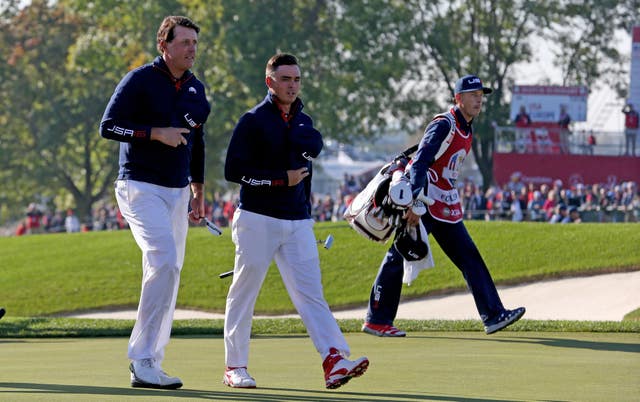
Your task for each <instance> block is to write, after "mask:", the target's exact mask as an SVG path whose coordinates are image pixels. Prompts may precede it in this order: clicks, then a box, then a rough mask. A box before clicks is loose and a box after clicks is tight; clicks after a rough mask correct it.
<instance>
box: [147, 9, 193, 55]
mask: <svg viewBox="0 0 640 402" xmlns="http://www.w3.org/2000/svg"><path fill="white" fill-rule="evenodd" d="M176 25H180V26H183V27H186V28H191V29H194V30H195V31H196V33H200V27H199V26H198V25H197V24H196V23H195V22H193V21H191V20H190V19H189V18H187V17H183V16H180V15H170V16H168V17H165V18H164V20H162V23H161V24H160V28H158V33H157V35H156V38H157V43H156V47H157V48H158V51H159V52H160V53H162V47H161V46H160V43H161V42H162V41H165V42H171V41H172V40H173V38H175V34H174V32H173V29H174V28H175V27H176Z"/></svg>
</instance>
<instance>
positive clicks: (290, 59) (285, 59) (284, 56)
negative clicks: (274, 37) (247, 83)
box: [265, 53, 299, 77]
mask: <svg viewBox="0 0 640 402" xmlns="http://www.w3.org/2000/svg"><path fill="white" fill-rule="evenodd" d="M280 66H299V64H298V59H297V58H296V56H294V55H292V54H288V53H278V54H276V55H274V56H272V57H271V58H270V59H269V61H268V62H267V68H266V70H265V76H266V77H268V76H270V75H271V73H273V72H274V71H276V70H277V69H278V67H280Z"/></svg>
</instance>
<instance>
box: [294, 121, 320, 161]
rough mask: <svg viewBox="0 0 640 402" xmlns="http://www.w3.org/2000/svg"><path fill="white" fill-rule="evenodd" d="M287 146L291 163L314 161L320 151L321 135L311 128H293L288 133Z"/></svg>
mask: <svg viewBox="0 0 640 402" xmlns="http://www.w3.org/2000/svg"><path fill="white" fill-rule="evenodd" d="M289 144H290V146H291V151H292V152H293V155H292V156H293V159H294V160H293V161H294V162H295V161H298V162H304V161H305V160H306V161H310V160H312V159H315V158H317V157H318V155H320V151H322V146H323V142H322V134H320V132H319V131H318V130H316V129H315V128H313V127H312V126H305V125H302V124H301V125H299V126H295V127H293V128H292V129H291V131H290V132H289Z"/></svg>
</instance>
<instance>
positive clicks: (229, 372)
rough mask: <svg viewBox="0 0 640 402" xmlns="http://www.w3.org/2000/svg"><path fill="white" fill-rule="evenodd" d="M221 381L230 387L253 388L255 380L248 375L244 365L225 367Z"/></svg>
mask: <svg viewBox="0 0 640 402" xmlns="http://www.w3.org/2000/svg"><path fill="white" fill-rule="evenodd" d="M222 383H223V384H225V385H228V386H230V387H232V388H255V387H256V380H255V379H254V378H253V377H251V376H250V375H249V372H248V371H247V368H246V367H227V368H226V370H225V371H224V376H223V377H222Z"/></svg>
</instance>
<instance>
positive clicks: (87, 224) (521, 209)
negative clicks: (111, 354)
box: [15, 174, 640, 236]
mask: <svg viewBox="0 0 640 402" xmlns="http://www.w3.org/2000/svg"><path fill="white" fill-rule="evenodd" d="M367 182H368V181H367V179H366V178H363V177H361V178H356V177H355V176H353V175H348V174H345V175H344V178H343V181H342V183H341V184H340V186H339V188H338V190H337V191H336V193H335V194H334V195H331V194H325V195H322V194H312V196H313V200H312V212H311V213H312V216H313V218H314V219H315V220H316V221H317V222H326V221H333V222H335V221H339V220H343V214H344V211H345V210H346V208H347V206H348V205H349V204H350V203H351V201H353V199H354V198H355V196H356V195H357V194H358V193H359V192H360V190H361V189H363V188H364V187H365V186H366V184H367ZM460 195H461V199H462V205H463V206H464V213H465V219H471V220H486V221H491V220H511V221H518V222H519V221H533V222H549V223H579V222H582V221H585V222H640V194H639V193H638V185H637V183H635V182H632V181H627V182H621V183H612V184H602V183H599V184H591V185H586V184H582V183H576V184H572V185H564V184H563V183H562V181H561V180H555V181H554V182H553V183H551V184H546V183H543V184H541V185H535V184H532V183H528V184H524V183H522V182H521V181H520V177H519V175H517V174H514V175H513V176H512V177H511V181H510V182H509V183H508V184H506V185H504V186H501V187H499V186H490V187H488V188H486V189H484V188H483V187H482V186H479V185H477V184H475V183H474V182H473V181H471V180H465V181H464V182H463V183H461V186H460ZM237 203H238V194H227V195H225V196H223V195H221V194H220V193H215V194H214V196H213V200H212V201H211V202H206V205H205V208H206V214H207V217H208V218H209V219H211V221H213V222H214V223H215V224H216V225H218V226H220V227H227V226H229V224H230V222H231V220H232V219H233V213H234V211H235V210H236V207H237ZM127 228H128V226H127V223H126V221H125V220H124V219H123V217H122V215H121V214H120V211H119V210H118V207H117V205H116V204H115V203H112V202H102V203H100V205H99V206H98V207H97V208H95V209H94V210H93V211H92V213H91V217H90V218H88V219H84V220H83V219H80V218H79V217H78V216H76V213H75V211H74V210H73V209H67V210H66V211H60V210H57V211H54V212H51V211H49V210H48V209H46V208H43V207H41V206H39V205H37V204H35V203H31V204H30V205H29V206H28V207H27V209H26V211H25V217H24V219H23V220H22V221H21V222H20V223H19V224H18V226H17V228H16V231H15V235H16V236H21V235H25V234H38V233H62V232H67V233H73V232H88V231H97V230H120V229H127Z"/></svg>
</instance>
